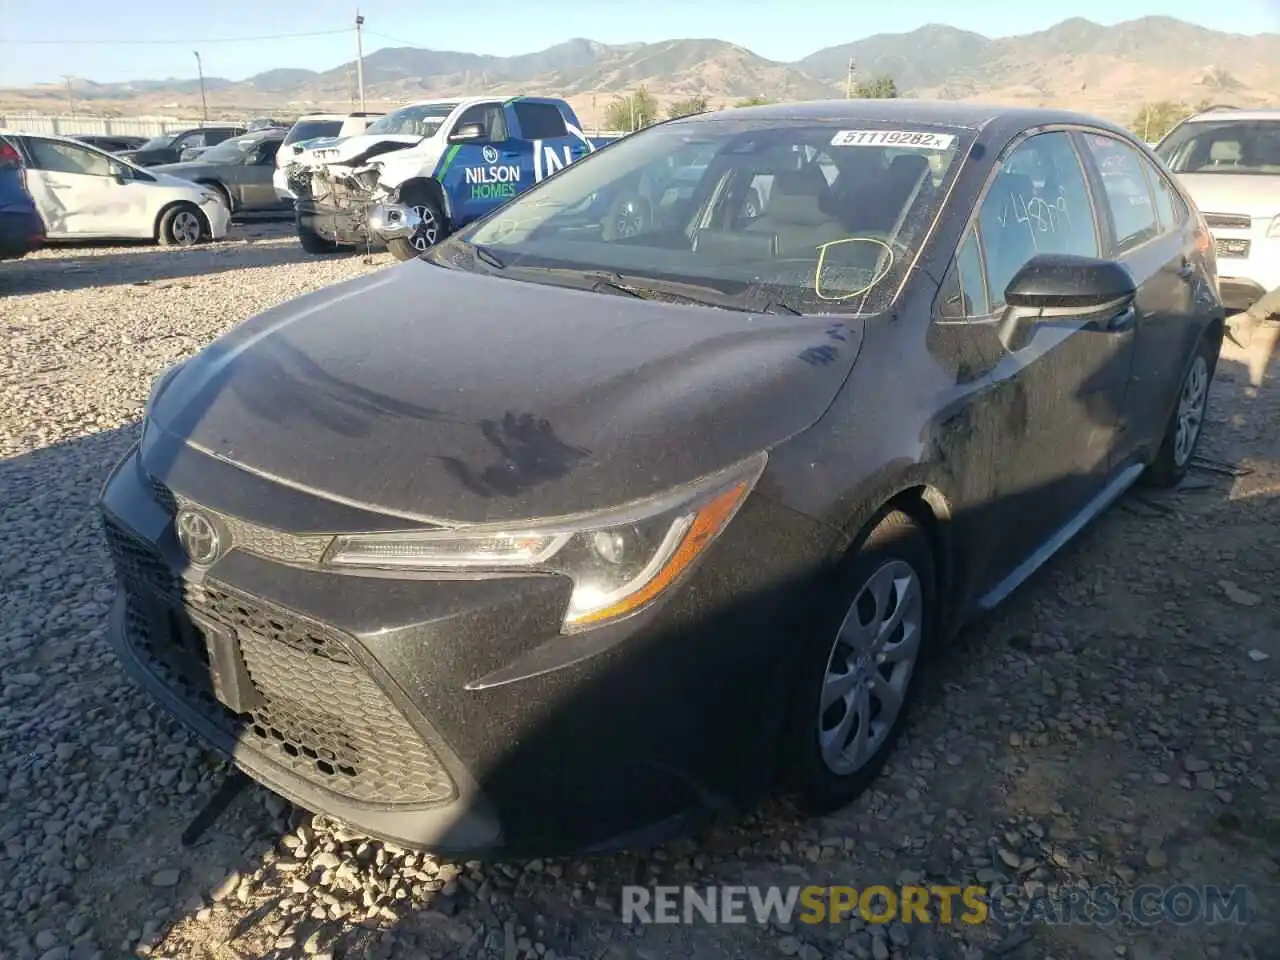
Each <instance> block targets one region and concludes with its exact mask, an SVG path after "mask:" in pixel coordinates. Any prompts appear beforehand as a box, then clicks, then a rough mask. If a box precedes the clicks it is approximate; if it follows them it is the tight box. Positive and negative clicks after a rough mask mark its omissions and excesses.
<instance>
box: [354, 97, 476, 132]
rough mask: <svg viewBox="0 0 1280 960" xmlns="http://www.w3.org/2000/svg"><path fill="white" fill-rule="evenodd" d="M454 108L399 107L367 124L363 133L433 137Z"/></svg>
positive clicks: (449, 105) (444, 105)
mask: <svg viewBox="0 0 1280 960" xmlns="http://www.w3.org/2000/svg"><path fill="white" fill-rule="evenodd" d="M456 106H457V104H456V103H421V104H417V105H416V106H412V107H401V108H400V109H399V110H394V111H392V112H391V113H388V114H387V115H386V116H385V117H379V118H378V119H377V120H375V121H374V122H373V123H371V124H369V127H368V129H366V130H365V133H389V134H401V133H406V134H412V135H413V136H418V137H433V136H435V133H436V131H437V130H439V129H440V125H441V124H443V123H444V122H445V121H446V120H448V119H449V114H451V113H452V112H453V110H454V108H455V107H456Z"/></svg>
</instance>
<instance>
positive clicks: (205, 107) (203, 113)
mask: <svg viewBox="0 0 1280 960" xmlns="http://www.w3.org/2000/svg"><path fill="white" fill-rule="evenodd" d="M191 52H192V53H194V54H195V55H196V72H198V73H199V74H200V117H201V121H202V122H203V123H208V122H209V101H208V100H206V99H205V97H204V64H203V63H201V62H200V51H199V50H192V51H191Z"/></svg>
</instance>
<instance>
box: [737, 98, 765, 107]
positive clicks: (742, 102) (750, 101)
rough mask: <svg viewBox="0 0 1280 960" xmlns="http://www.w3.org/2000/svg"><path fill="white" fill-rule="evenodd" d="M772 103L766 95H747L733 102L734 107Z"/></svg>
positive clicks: (760, 105)
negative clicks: (743, 98)
mask: <svg viewBox="0 0 1280 960" xmlns="http://www.w3.org/2000/svg"><path fill="white" fill-rule="evenodd" d="M770 103H773V101H772V100H770V99H769V98H768V97H747V99H745V100H739V101H738V102H737V103H735V104H734V106H735V107H763V106H767V105H768V104H770Z"/></svg>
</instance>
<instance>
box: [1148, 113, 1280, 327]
mask: <svg viewBox="0 0 1280 960" xmlns="http://www.w3.org/2000/svg"><path fill="white" fill-rule="evenodd" d="M1155 152H1156V155H1157V156H1158V157H1159V158H1160V159H1161V160H1162V161H1164V163H1165V165H1166V166H1167V167H1168V168H1169V170H1170V172H1172V173H1173V174H1174V175H1175V176H1176V177H1177V178H1178V179H1179V180H1180V181H1181V182H1182V184H1183V186H1185V187H1186V188H1187V191H1188V192H1189V193H1190V194H1191V197H1192V199H1193V200H1195V202H1196V206H1197V207H1199V209H1200V212H1201V213H1202V214H1203V215H1204V219H1205V222H1206V223H1207V224H1208V226H1209V230H1210V232H1212V234H1213V239H1214V247H1215V250H1216V253H1217V260H1218V286H1219V289H1220V291H1221V294H1222V301H1223V303H1224V304H1225V305H1226V306H1227V308H1228V309H1229V310H1249V309H1250V308H1251V307H1254V305H1255V304H1257V303H1258V301H1259V300H1261V299H1262V297H1263V296H1264V295H1266V294H1267V293H1270V292H1272V291H1275V290H1277V289H1280V109H1273V110H1239V109H1235V108H1233V107H1218V108H1214V109H1211V110H1209V111H1207V112H1205V113H1201V114H1197V115H1196V116H1194V117H1190V118H1188V119H1186V120H1184V121H1183V122H1182V123H1180V124H1178V125H1177V126H1176V127H1174V128H1173V129H1172V130H1170V131H1169V133H1167V134H1166V135H1165V137H1164V138H1163V139H1162V140H1161V141H1160V143H1159V144H1158V145H1157V146H1156V148H1155ZM1273 299H1274V298H1273Z"/></svg>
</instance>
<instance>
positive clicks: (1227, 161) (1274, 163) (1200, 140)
mask: <svg viewBox="0 0 1280 960" xmlns="http://www.w3.org/2000/svg"><path fill="white" fill-rule="evenodd" d="M1156 155H1157V156H1158V157H1159V158H1160V159H1161V160H1163V161H1164V162H1165V164H1166V165H1167V166H1168V167H1169V169H1170V170H1172V171H1173V172H1174V173H1237V174H1239V173H1243V174H1278V173H1280V120H1231V119H1224V120H1197V121H1195V122H1192V123H1184V124H1182V126H1180V127H1178V128H1177V129H1175V130H1173V131H1172V132H1171V133H1170V134H1169V136H1168V137H1166V138H1165V139H1164V141H1163V142H1162V143H1161V144H1160V146H1159V147H1157V148H1156Z"/></svg>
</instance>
